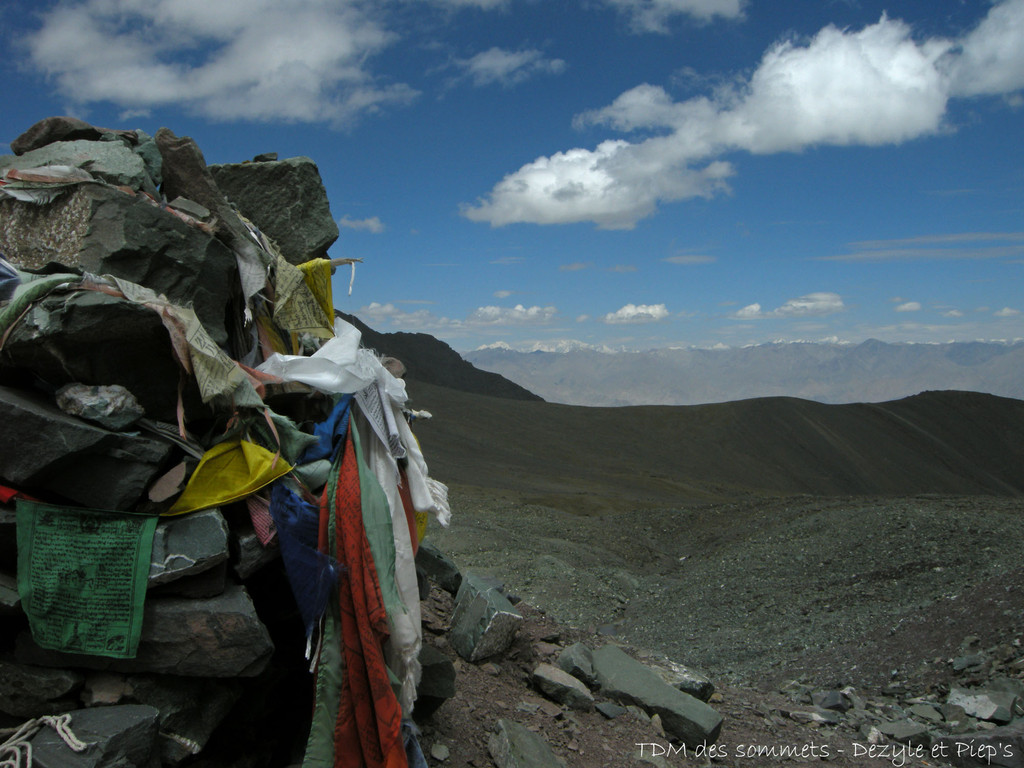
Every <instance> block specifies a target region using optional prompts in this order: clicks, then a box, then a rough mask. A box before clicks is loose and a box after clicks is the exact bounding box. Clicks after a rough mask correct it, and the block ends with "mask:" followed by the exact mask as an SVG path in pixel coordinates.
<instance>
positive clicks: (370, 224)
mask: <svg viewBox="0 0 1024 768" xmlns="http://www.w3.org/2000/svg"><path fill="white" fill-rule="evenodd" d="M338 226H339V227H344V228H346V229H359V230H365V231H367V232H372V233H373V234H375V235H379V234H380V233H381V232H383V231H384V224H383V222H382V221H381V220H380V218H379V217H377V216H371V217H369V218H367V219H350V218H349V217H348V216H342V217H341V218H340V219H338Z"/></svg>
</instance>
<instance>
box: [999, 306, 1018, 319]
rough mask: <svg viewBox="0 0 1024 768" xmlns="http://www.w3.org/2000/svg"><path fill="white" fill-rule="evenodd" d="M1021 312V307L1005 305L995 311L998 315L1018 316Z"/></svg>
mask: <svg viewBox="0 0 1024 768" xmlns="http://www.w3.org/2000/svg"><path fill="white" fill-rule="evenodd" d="M1019 314H1020V310H1019V309H1013V308H1011V307H1003V308H1002V309H999V310H996V312H995V316H996V317H1016V316H1017V315H1019Z"/></svg>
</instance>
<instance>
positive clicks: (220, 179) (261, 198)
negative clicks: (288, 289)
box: [210, 157, 338, 264]
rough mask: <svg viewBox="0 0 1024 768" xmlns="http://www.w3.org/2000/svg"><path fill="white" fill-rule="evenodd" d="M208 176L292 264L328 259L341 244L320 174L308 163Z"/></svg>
mask: <svg viewBox="0 0 1024 768" xmlns="http://www.w3.org/2000/svg"><path fill="white" fill-rule="evenodd" d="M210 173H211V175H212V176H213V180H214V181H215V182H216V183H217V186H218V187H220V189H221V190H222V191H223V192H224V194H225V195H226V196H227V198H228V200H230V201H231V202H232V203H234V204H235V205H236V206H238V210H239V211H241V213H242V215H243V216H245V217H246V218H247V219H249V220H251V221H252V222H253V223H254V224H255V225H256V226H257V227H259V228H260V229H261V230H262V231H263V232H264V234H266V235H267V236H268V237H269V238H270V239H271V240H273V241H274V242H275V243H276V244H277V247H278V248H280V249H281V255H282V256H284V257H285V259H287V260H288V261H289V262H290V263H292V264H301V263H302V262H304V261H309V260H310V259H316V258H324V257H325V256H326V254H327V249H328V248H329V247H330V246H331V244H333V243H334V241H335V240H337V239H338V225H337V223H336V222H335V221H334V218H333V217H332V216H331V209H330V205H329V204H328V202H327V192H326V190H325V189H324V185H323V181H322V180H321V178H320V171H319V169H317V167H316V163H314V162H313V161H312V160H311V159H310V158H308V157H292V158H288V159H286V160H275V161H269V162H253V163H232V164H228V165H211V166H210ZM282 201H286V204H285V205H282Z"/></svg>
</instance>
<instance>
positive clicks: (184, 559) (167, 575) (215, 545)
mask: <svg viewBox="0 0 1024 768" xmlns="http://www.w3.org/2000/svg"><path fill="white" fill-rule="evenodd" d="M227 559H228V524H227V521H226V520H225V519H224V516H223V515H222V514H221V513H220V510H218V509H206V510H203V511H200V512H195V513H193V514H190V515H182V516H180V517H171V518H163V519H161V520H160V522H159V524H158V525H157V528H156V533H155V534H154V536H153V555H152V558H151V563H150V567H149V586H150V587H154V586H157V585H160V584H166V583H168V582H171V581H176V580H178V579H181V578H184V577H186V576H194V575H195V574H198V573H202V572H204V571H208V570H209V569H211V568H213V567H214V566H216V565H218V564H220V563H225V562H227Z"/></svg>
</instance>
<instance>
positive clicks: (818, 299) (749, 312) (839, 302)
mask: <svg viewBox="0 0 1024 768" xmlns="http://www.w3.org/2000/svg"><path fill="white" fill-rule="evenodd" d="M845 309H846V305H845V304H843V299H842V297H841V296H840V295H839V294H838V293H828V292H819V293H808V294H807V295H806V296H800V297H799V298H796V299H789V300H787V301H786V303H785V304H782V305H781V306H779V307H776V308H775V309H772V310H768V311H765V310H764V309H763V308H762V306H761V305H760V304H756V303H755V304H748V305H747V306H745V307H743V308H742V309H739V310H737V311H736V313H735V314H733V318H734V319H737V320H764V319H767V318H789V317H820V316H822V315H834V314H836V313H837V312H842V311H844V310H845Z"/></svg>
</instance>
